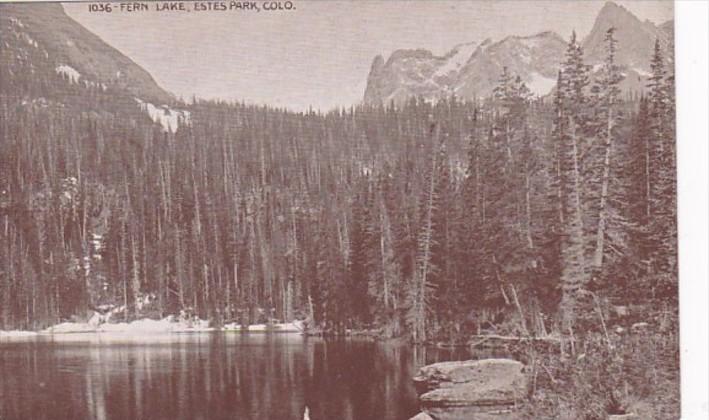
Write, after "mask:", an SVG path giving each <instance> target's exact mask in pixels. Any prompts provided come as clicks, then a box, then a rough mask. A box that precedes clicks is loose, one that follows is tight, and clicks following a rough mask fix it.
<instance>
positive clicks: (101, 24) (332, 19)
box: [64, 0, 673, 111]
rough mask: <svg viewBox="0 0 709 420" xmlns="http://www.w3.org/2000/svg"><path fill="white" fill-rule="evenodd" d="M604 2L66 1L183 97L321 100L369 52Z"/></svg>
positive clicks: (457, 39)
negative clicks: (212, 6) (201, 7)
mask: <svg viewBox="0 0 709 420" xmlns="http://www.w3.org/2000/svg"><path fill="white" fill-rule="evenodd" d="M604 2H605V1H596V0H505V1H501V0H497V1H485V0H472V1H464V0H455V1H423V0H408V1H398V0H394V1H391V0H389V1H375V0H364V1H331V0H327V1H326V0H318V1H315V0H312V1H303V0H293V2H292V3H293V5H294V6H295V10H289V11H265V10H261V11H260V12H256V11H244V10H241V11H211V12H210V11H204V12H196V11H194V10H192V11H190V12H179V11H171V12H165V11H163V12H159V11H156V10H154V9H155V5H154V4H152V5H150V10H149V11H146V12H120V11H119V10H117V7H116V6H117V5H118V3H113V5H114V7H113V11H112V12H111V13H100V12H89V6H88V4H87V3H64V9H65V11H66V12H67V14H69V16H71V17H72V18H73V19H75V20H76V21H78V22H79V23H81V24H82V25H84V26H85V27H86V28H88V29H89V30H91V31H92V32H94V33H95V34H97V35H98V36H100V37H101V38H102V39H103V40H104V41H106V42H107V43H108V44H110V45H112V46H113V47H115V48H117V49H118V50H120V51H121V52H122V53H124V54H125V55H127V56H128V57H130V58H131V59H132V60H133V61H135V62H136V63H138V64H139V65H140V66H142V67H143V68H145V69H146V70H147V71H148V72H150V73H151V74H152V76H153V78H155V80H156V81H157V82H158V84H159V85H160V86H162V87H163V88H164V89H166V90H168V91H170V92H172V93H174V94H175V95H177V96H178V97H182V98H184V99H190V98H191V97H192V96H196V97H198V98H204V99H217V98H218V99H225V100H230V101H231V100H233V101H245V102H247V103H255V104H269V105H272V106H277V107H285V108H290V109H292V110H297V111H298V110H305V109H308V108H309V107H311V106H312V107H313V108H315V109H321V110H323V111H326V110H329V109H332V108H334V107H338V106H350V105H352V104H354V103H357V102H359V101H361V100H362V97H363V95H364V90H365V87H366V82H367V75H368V73H369V69H370V67H371V64H372V61H373V59H374V57H375V56H376V55H382V56H384V58H385V59H386V58H388V56H389V55H390V54H391V53H392V52H393V51H395V50H397V49H411V48H423V49H427V50H430V51H432V52H433V53H434V54H437V55H443V54H445V53H446V52H447V51H449V50H450V49H452V48H453V47H454V46H455V45H457V44H461V43H467V42H482V41H483V40H485V39H486V38H491V39H493V40H500V39H502V38H504V37H505V36H508V35H522V36H524V35H533V34H536V33H539V32H542V31H547V30H552V31H555V32H557V33H558V34H560V35H561V36H563V37H564V38H568V36H569V35H570V34H571V31H572V30H574V29H575V30H576V31H577V33H578V34H579V36H581V37H583V36H584V35H586V34H587V33H588V32H589V31H590V30H591V28H592V26H593V22H594V20H595V17H596V15H597V14H598V12H599V11H600V9H601V8H602V7H603V4H604ZM203 3H206V2H203ZM226 3H228V2H226ZM257 3H258V4H259V5H261V4H263V3H264V2H263V1H262V0H261V1H258V2H257ZM281 3H285V2H281ZM616 3H617V4H619V5H621V6H623V7H625V8H627V9H628V10H630V11H631V12H632V13H633V14H635V15H636V16H637V17H639V18H640V19H641V20H646V19H649V20H651V21H653V22H655V23H662V22H665V21H667V20H670V19H672V18H673V2H672V1H669V0H654V1H650V0H628V1H617V2H616ZM193 4H194V2H187V7H188V8H189V9H192V8H193Z"/></svg>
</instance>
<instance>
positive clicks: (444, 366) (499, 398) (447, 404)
mask: <svg viewBox="0 0 709 420" xmlns="http://www.w3.org/2000/svg"><path fill="white" fill-rule="evenodd" d="M414 381H415V382H416V383H417V384H418V387H419V389H425V390H428V392H426V393H424V394H423V395H421V397H420V402H421V409H422V411H423V412H424V413H425V414H427V415H428V416H430V418H432V419H434V420H463V419H466V420H493V419H494V420H502V419H505V420H512V419H516V418H517V416H516V412H517V411H518V410H517V409H518V406H519V405H520V404H521V403H522V402H523V401H524V399H525V398H526V395H527V377H526V376H525V374H524V365H523V364H522V363H520V362H518V361H516V360H509V359H485V360H469V361H462V362H444V363H435V364H433V365H428V366H424V367H423V368H421V369H420V370H419V373H418V375H417V376H416V377H415V378H414Z"/></svg>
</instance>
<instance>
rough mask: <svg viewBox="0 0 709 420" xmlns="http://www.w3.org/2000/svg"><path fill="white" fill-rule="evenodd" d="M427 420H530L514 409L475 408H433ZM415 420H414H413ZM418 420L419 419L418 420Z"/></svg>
mask: <svg viewBox="0 0 709 420" xmlns="http://www.w3.org/2000/svg"><path fill="white" fill-rule="evenodd" d="M424 419H426V420H428V419H433V420H528V419H524V417H523V415H522V414H521V413H519V412H517V411H515V410H513V409H503V408H500V409H498V410H490V411H481V410H478V409H475V407H452V408H451V407H449V408H433V409H431V410H430V415H429V417H426V418H424ZM412 420H413V419H412ZM417 420H418V419H417Z"/></svg>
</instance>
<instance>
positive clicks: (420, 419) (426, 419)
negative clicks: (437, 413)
mask: <svg viewBox="0 0 709 420" xmlns="http://www.w3.org/2000/svg"><path fill="white" fill-rule="evenodd" d="M409 420H434V419H433V417H431V416H429V415H428V414H426V413H418V414H417V415H415V416H413V417H411V418H410V419H409Z"/></svg>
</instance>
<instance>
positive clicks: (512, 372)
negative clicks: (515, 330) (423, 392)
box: [414, 359, 524, 390]
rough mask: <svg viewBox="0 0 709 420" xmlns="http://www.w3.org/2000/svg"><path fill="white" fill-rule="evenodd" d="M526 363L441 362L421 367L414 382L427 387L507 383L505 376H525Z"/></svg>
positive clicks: (499, 361)
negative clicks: (523, 372) (523, 371)
mask: <svg viewBox="0 0 709 420" xmlns="http://www.w3.org/2000/svg"><path fill="white" fill-rule="evenodd" d="M523 369H524V365H523V364H522V363H520V362H518V361H516V360H510V359H483V360H466V361H460V362H441V363H434V364H432V365H427V366H424V367H422V368H421V369H419V372H418V374H417V375H416V376H415V377H414V383H417V384H418V385H423V386H424V387H425V388H426V389H429V390H433V389H437V388H449V387H453V386H458V385H462V384H466V383H471V382H473V383H476V384H488V386H494V385H495V384H496V383H497V382H498V381H501V383H507V382H506V379H505V378H518V377H520V376H524V375H523V374H522V370H523Z"/></svg>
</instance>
